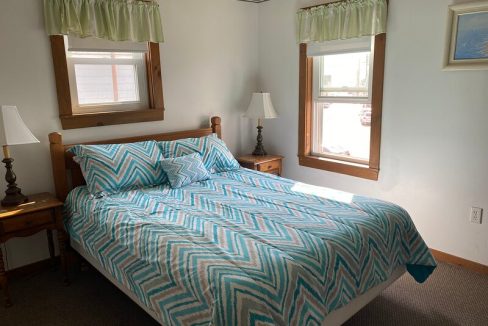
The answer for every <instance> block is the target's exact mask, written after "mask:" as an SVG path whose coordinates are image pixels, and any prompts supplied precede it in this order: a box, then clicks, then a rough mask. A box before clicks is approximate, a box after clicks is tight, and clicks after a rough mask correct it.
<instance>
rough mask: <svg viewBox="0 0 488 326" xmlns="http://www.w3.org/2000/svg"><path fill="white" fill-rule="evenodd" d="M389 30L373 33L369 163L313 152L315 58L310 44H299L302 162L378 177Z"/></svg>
mask: <svg viewBox="0 0 488 326" xmlns="http://www.w3.org/2000/svg"><path fill="white" fill-rule="evenodd" d="M385 48H386V34H379V35H376V36H375V37H374V58H373V79H372V86H371V136H370V137H371V138H370V146H371V147H370V158H369V164H368V165H363V164H355V163H351V162H346V161H341V160H340V158H338V159H328V158H323V157H318V156H314V155H312V137H313V134H312V132H313V131H312V126H313V121H312V120H313V58H312V57H308V56H307V44H305V43H302V44H300V75H299V78H300V85H299V88H300V89H299V102H300V103H299V104H300V105H299V122H298V123H299V127H298V161H299V164H300V165H301V166H306V167H310V168H315V169H321V170H326V171H331V172H336V173H342V174H346V175H351V176H355V177H359V178H364V179H369V180H375V181H376V180H378V177H379V172H380V147H381V114H382V110H383V82H384V81H383V80H384V73H385Z"/></svg>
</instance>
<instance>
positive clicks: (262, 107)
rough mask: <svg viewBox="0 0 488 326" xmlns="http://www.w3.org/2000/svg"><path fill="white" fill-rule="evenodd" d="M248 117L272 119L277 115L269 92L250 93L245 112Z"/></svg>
mask: <svg viewBox="0 0 488 326" xmlns="http://www.w3.org/2000/svg"><path fill="white" fill-rule="evenodd" d="M245 116H246V117H248V118H250V119H274V118H277V117H278V114H277V113H276V111H275V109H274V107H273V103H271V95H270V94H269V93H254V94H252V99H251V103H250V104H249V108H248V109H247V112H246V114H245Z"/></svg>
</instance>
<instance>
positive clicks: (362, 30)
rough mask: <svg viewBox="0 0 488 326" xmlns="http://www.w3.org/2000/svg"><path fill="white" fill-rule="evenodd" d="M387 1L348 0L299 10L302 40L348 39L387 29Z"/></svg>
mask: <svg viewBox="0 0 488 326" xmlns="http://www.w3.org/2000/svg"><path fill="white" fill-rule="evenodd" d="M387 9H388V5H387V0H345V1H340V2H333V3H329V4H324V5H322V6H318V7H313V8H308V9H300V10H299V11H298V12H297V34H298V42H299V43H312V42H325V41H332V40H345V39H351V38H356V37H361V36H371V35H377V34H381V33H385V32H386V17H387Z"/></svg>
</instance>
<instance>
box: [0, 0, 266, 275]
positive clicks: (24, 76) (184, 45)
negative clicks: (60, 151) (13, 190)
mask: <svg viewBox="0 0 488 326" xmlns="http://www.w3.org/2000/svg"><path fill="white" fill-rule="evenodd" d="M160 3H161V13H162V18H163V24H164V33H165V38H166V43H164V44H163V45H161V59H162V66H163V83H164V97H165V107H166V118H165V120H164V121H160V122H151V123H139V124H130V125H118V126H108V127H98V128H89V129H79V130H71V131H62V134H63V136H64V138H65V140H66V141H67V142H77V141H84V140H95V139H104V138H113V137H122V136H133V135H142V134H149V133H160V132H169V131H173V130H184V129H194V128H199V127H201V126H207V123H208V118H209V116H210V115H220V116H221V117H222V119H223V133H224V140H225V141H226V142H227V143H228V145H229V147H230V148H231V150H233V151H235V152H236V151H242V148H245V147H249V145H248V138H247V136H246V137H241V134H245V133H241V132H240V130H241V129H246V130H248V129H249V125H248V123H247V121H245V120H242V119H241V118H240V116H241V114H242V112H243V111H245V109H246V107H247V104H248V101H249V98H250V94H251V93H252V92H253V91H255V90H256V89H255V86H256V84H257V67H258V49H257V46H258V38H257V35H258V6H257V5H253V4H249V3H245V2H239V1H229V0H205V1H201V0H160ZM0 104H12V105H17V106H18V108H19V111H20V113H21V115H22V117H23V119H24V121H25V122H26V124H27V125H28V126H29V128H30V129H31V130H32V132H33V133H34V134H35V135H36V136H37V138H39V140H40V141H41V144H35V145H25V146H18V147H12V149H11V151H12V156H13V157H14V158H15V163H14V169H15V172H16V174H17V179H18V183H19V185H20V186H21V187H22V188H23V191H24V193H26V194H29V193H35V192H43V191H53V190H54V187H53V181H52V174H51V160H50V157H49V146H48V139H47V135H48V133H49V132H52V131H59V130H61V125H60V122H59V119H58V117H57V115H58V111H57V110H58V104H57V99H56V89H55V84H54V73H53V67H52V58H51V49H50V43H49V40H48V37H47V35H46V34H45V32H44V22H43V11H42V1H32V0H2V1H1V3H0ZM2 173H3V172H2ZM0 174H1V173H0ZM0 179H1V181H0V189H5V181H4V180H3V177H0ZM2 191H3V190H2ZM2 197H3V196H2ZM6 249H7V252H8V263H9V267H10V268H15V267H18V266H21V265H24V264H28V263H31V262H34V261H38V260H42V259H45V258H47V257H48V249H47V242H46V236H45V234H44V233H41V234H38V235H36V236H33V237H30V238H27V239H14V240H10V241H9V242H8V243H7V246H6Z"/></svg>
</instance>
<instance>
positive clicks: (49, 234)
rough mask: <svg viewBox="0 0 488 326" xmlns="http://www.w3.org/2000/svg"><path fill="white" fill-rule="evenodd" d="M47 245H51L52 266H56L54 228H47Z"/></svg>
mask: <svg viewBox="0 0 488 326" xmlns="http://www.w3.org/2000/svg"><path fill="white" fill-rule="evenodd" d="M47 245H48V246H49V256H50V257H51V268H53V269H54V268H55V267H56V260H55V258H54V242H53V230H50V229H48V230H47Z"/></svg>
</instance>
